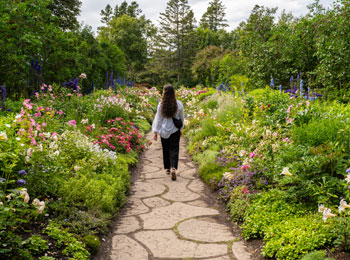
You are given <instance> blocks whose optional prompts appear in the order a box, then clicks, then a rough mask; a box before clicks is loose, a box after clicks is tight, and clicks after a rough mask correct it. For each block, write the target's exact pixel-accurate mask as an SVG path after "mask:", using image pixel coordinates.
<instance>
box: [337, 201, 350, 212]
mask: <svg viewBox="0 0 350 260" xmlns="http://www.w3.org/2000/svg"><path fill="white" fill-rule="evenodd" d="M346 208H350V205H348V204H347V203H346V201H345V200H344V199H342V200H341V201H340V204H339V207H338V209H339V213H341V212H342V211H343V210H345V209H346Z"/></svg>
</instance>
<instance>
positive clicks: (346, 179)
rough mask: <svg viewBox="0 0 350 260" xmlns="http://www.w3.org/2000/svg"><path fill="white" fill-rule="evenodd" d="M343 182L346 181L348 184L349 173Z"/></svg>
mask: <svg viewBox="0 0 350 260" xmlns="http://www.w3.org/2000/svg"><path fill="white" fill-rule="evenodd" d="M345 181H346V182H347V183H349V182H350V173H349V174H348V175H347V176H346V178H345Z"/></svg>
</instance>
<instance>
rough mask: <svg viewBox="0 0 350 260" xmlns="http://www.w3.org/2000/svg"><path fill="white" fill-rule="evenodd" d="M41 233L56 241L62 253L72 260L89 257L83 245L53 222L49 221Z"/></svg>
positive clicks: (82, 259)
mask: <svg viewBox="0 0 350 260" xmlns="http://www.w3.org/2000/svg"><path fill="white" fill-rule="evenodd" d="M43 233H44V234H47V235H48V236H49V237H50V238H52V239H54V240H55V241H56V245H57V247H59V248H62V254H63V255H65V256H69V257H72V258H71V259H74V260H87V259H90V253H89V252H88V251H87V250H86V249H85V245H84V244H83V243H82V242H80V241H79V240H77V239H76V238H75V237H74V236H73V235H72V234H71V233H69V232H68V231H66V230H64V229H63V228H62V227H61V226H60V225H58V224H56V223H55V222H51V223H50V224H49V225H48V226H47V227H46V228H45V230H44V231H43Z"/></svg>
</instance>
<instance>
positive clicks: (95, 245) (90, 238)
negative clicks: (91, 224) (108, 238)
mask: <svg viewBox="0 0 350 260" xmlns="http://www.w3.org/2000/svg"><path fill="white" fill-rule="evenodd" d="M84 243H85V244H86V246H87V247H88V248H89V249H90V251H91V253H93V254H94V253H97V251H98V249H99V248H100V246H101V242H100V239H99V238H98V237H96V236H94V235H86V236H85V237H84Z"/></svg>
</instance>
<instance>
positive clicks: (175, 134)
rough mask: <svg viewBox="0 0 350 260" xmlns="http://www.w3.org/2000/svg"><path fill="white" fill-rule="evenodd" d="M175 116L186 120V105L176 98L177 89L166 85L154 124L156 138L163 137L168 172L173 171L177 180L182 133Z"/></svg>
mask: <svg viewBox="0 0 350 260" xmlns="http://www.w3.org/2000/svg"><path fill="white" fill-rule="evenodd" d="M173 117H175V118H177V119H181V121H182V122H183V121H184V107H183V105H182V103H181V102H180V101H179V100H176V97H175V90H174V88H173V87H172V86H171V85H165V86H164V89H163V97H162V102H160V103H159V104H158V108H157V114H156V117H155V118H154V121H153V124H152V131H153V132H154V140H155V141H157V138H158V134H159V135H160V137H161V141H162V148H163V164H164V169H165V172H166V173H167V174H170V173H171V179H172V180H173V181H175V180H176V170H177V165H178V161H179V148H180V135H181V130H182V129H183V127H181V129H178V128H177V127H176V126H175V125H174V122H173Z"/></svg>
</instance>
